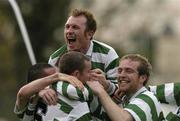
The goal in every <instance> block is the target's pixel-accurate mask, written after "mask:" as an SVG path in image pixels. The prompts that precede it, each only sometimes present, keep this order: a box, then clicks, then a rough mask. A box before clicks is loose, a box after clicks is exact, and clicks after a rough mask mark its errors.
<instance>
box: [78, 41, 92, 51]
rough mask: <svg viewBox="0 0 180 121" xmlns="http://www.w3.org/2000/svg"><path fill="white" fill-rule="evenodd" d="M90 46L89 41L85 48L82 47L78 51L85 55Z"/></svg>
mask: <svg viewBox="0 0 180 121" xmlns="http://www.w3.org/2000/svg"><path fill="white" fill-rule="evenodd" d="M90 44H91V40H89V41H88V43H87V44H86V45H85V46H83V47H82V48H81V49H80V50H79V51H80V52H82V53H84V54H86V53H87V51H88V50H89V47H90Z"/></svg>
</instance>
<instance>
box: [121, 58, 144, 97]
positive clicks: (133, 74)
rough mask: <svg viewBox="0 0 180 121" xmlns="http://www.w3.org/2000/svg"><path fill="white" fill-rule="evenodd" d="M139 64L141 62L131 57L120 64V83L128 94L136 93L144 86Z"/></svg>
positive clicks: (122, 89)
mask: <svg viewBox="0 0 180 121" xmlns="http://www.w3.org/2000/svg"><path fill="white" fill-rule="evenodd" d="M138 66H139V62H137V61H131V60H130V59H125V60H122V61H121V62H120V64H119V67H118V85H119V89H120V90H121V91H123V92H125V94H126V95H132V94H134V93H135V92H136V91H137V90H138V89H140V88H141V87H142V86H143V83H142V82H143V80H142V78H141V76H139V74H138V71H137V68H138Z"/></svg>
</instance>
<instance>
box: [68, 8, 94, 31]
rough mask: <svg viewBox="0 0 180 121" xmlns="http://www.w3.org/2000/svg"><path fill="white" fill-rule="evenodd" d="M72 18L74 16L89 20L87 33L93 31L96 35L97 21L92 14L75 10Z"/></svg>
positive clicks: (71, 14)
mask: <svg viewBox="0 0 180 121" xmlns="http://www.w3.org/2000/svg"><path fill="white" fill-rule="evenodd" d="M70 16H73V17H78V16H84V17H85V18H86V20H87V21H86V31H93V32H94V33H95V32H96V28H97V24H96V20H95V18H94V16H93V14H92V13H90V12H89V11H87V10H82V9H74V10H72V12H71V13H70Z"/></svg>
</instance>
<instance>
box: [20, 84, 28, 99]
mask: <svg viewBox="0 0 180 121" xmlns="http://www.w3.org/2000/svg"><path fill="white" fill-rule="evenodd" d="M17 97H18V98H19V99H20V100H23V99H26V98H28V96H27V94H26V91H25V89H24V87H22V88H21V89H20V90H19V91H18V94H17Z"/></svg>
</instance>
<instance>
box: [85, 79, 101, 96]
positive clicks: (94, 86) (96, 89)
mask: <svg viewBox="0 0 180 121" xmlns="http://www.w3.org/2000/svg"><path fill="white" fill-rule="evenodd" d="M86 84H87V85H88V86H89V87H90V88H91V89H92V91H93V92H94V93H95V94H96V95H98V94H100V93H101V91H103V90H104V87H103V86H102V85H101V84H100V83H99V82H98V81H87V82H86Z"/></svg>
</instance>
